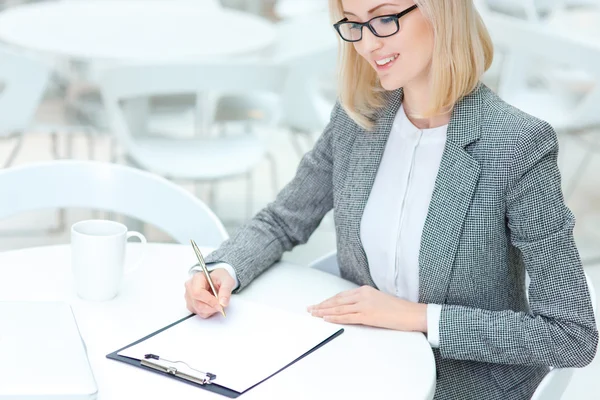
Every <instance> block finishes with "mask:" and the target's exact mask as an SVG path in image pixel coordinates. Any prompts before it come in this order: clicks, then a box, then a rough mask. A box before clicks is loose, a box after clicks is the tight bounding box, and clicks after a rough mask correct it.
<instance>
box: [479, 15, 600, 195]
mask: <svg viewBox="0 0 600 400" xmlns="http://www.w3.org/2000/svg"><path fill="white" fill-rule="evenodd" d="M484 20H485V23H486V25H487V27H488V29H489V31H490V34H491V36H492V40H493V41H494V44H495V45H496V46H497V47H498V48H499V49H502V50H504V51H505V52H506V56H505V59H504V66H503V73H502V78H501V80H500V84H499V87H498V94H499V95H500V96H501V97H502V98H503V99H504V100H505V101H507V102H508V103H510V104H512V105H514V106H516V107H517V108H520V109H521V110H523V111H525V112H527V113H529V114H532V115H534V116H536V117H538V118H541V119H543V120H545V121H548V122H549V123H550V124H551V125H552V126H553V127H554V129H556V130H557V131H558V132H566V133H575V132H579V131H582V130H585V129H589V128H596V127H599V126H600V113H598V112H597V107H598V106H597V105H598V104H600V44H598V43H595V42H593V41H583V40H580V39H578V38H576V37H572V36H567V35H563V34H560V33H558V32H556V31H555V30H553V29H551V28H550V27H547V26H544V25H540V24H531V23H529V22H527V21H525V20H520V19H517V18H513V17H509V16H505V15H500V14H498V13H486V14H485V15H484ZM524 57H525V58H528V59H537V60H540V62H544V61H545V62H547V63H556V64H559V63H560V64H562V65H567V66H572V67H573V68H578V69H583V70H585V71H586V73H588V74H589V76H590V77H591V78H593V82H594V83H595V86H593V87H592V88H590V90H589V91H587V92H585V93H584V94H580V95H577V96H575V95H569V94H567V93H564V92H563V91H560V90H556V88H554V87H546V86H540V87H534V86H533V85H530V84H529V82H528V81H527V70H526V69H525V68H523V63H522V59H523V58H524ZM587 149H588V150H587V154H586V156H585V157H583V158H582V161H581V163H580V165H579V166H578V168H577V172H576V173H575V174H573V179H572V180H571V182H570V185H569V187H567V189H566V190H565V193H566V197H567V198H568V197H569V196H570V195H571V194H572V193H573V191H574V190H575V188H576V184H577V182H578V178H579V177H580V176H581V175H582V172H583V170H584V169H585V168H587V166H588V164H589V161H590V160H591V156H592V154H593V153H592V151H593V146H587Z"/></svg>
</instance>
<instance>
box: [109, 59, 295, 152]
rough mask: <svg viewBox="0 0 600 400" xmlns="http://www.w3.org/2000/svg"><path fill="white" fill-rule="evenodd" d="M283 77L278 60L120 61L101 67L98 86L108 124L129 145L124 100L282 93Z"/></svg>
mask: <svg viewBox="0 0 600 400" xmlns="http://www.w3.org/2000/svg"><path fill="white" fill-rule="evenodd" d="M285 77H286V71H285V69H284V68H283V67H282V66H281V65H280V64H278V63H266V62H262V61H250V62H235V61H233V62H232V61H231V60H229V61H222V62H214V63H210V62H202V63H197V64H196V63H189V64H176V63H172V64H160V65H148V64H142V65H122V66H116V67H112V68H109V69H107V70H106V71H104V73H103V74H102V76H101V78H100V88H101V91H102V96H103V99H104V103H105V107H106V111H107V114H108V118H109V122H110V125H111V128H112V129H113V131H114V134H115V135H116V136H117V138H118V139H119V140H120V141H121V142H122V144H123V145H124V146H125V148H126V149H128V148H131V147H133V146H135V141H134V140H133V137H132V134H131V132H130V131H129V127H128V125H127V119H126V116H125V115H124V112H123V109H122V107H121V102H123V101H125V100H130V99H133V98H144V97H152V96H169V95H177V94H199V93H210V92H216V93H230V94H248V93H276V94H281V92H282V90H283V87H284V84H285Z"/></svg>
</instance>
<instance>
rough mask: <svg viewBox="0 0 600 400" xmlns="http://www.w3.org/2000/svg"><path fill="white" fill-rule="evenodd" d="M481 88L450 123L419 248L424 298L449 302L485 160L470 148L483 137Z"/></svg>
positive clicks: (421, 296) (462, 104) (421, 297)
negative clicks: (458, 254) (458, 253)
mask: <svg viewBox="0 0 600 400" xmlns="http://www.w3.org/2000/svg"><path fill="white" fill-rule="evenodd" d="M482 90H483V89H482V88H481V87H480V88H478V89H476V90H475V91H474V92H473V93H471V94H470V95H469V96H467V97H465V98H464V99H462V100H461V101H460V102H459V103H457V104H456V105H455V107H454V111H453V113H452V118H451V120H450V123H449V125H448V134H447V140H446V146H445V149H444V153H443V155H442V160H441V164H440V170H439V172H438V175H437V178H436V181H435V186H434V190H433V196H432V199H431V203H430V205H429V211H428V213H427V218H426V220H425V226H424V228H423V235H422V238H421V248H420V253H419V302H421V303H434V304H443V303H445V301H446V294H447V291H448V285H449V283H450V278H451V275H452V266H453V264H454V259H455V256H456V251H457V249H458V244H459V240H460V235H461V231H462V227H463V224H464V220H465V217H466V214H467V211H468V209H469V206H470V204H471V199H472V197H473V194H474V192H475V188H476V187H477V182H478V180H479V173H480V168H479V164H478V163H477V161H476V160H475V159H473V158H472V157H471V155H470V154H469V153H468V152H467V151H466V150H465V147H466V146H467V145H469V144H470V143H473V142H474V141H476V140H478V139H479V137H480V127H481V122H480V117H481V115H480V113H481V96H482V93H481V91H482Z"/></svg>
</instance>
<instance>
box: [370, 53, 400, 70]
mask: <svg viewBox="0 0 600 400" xmlns="http://www.w3.org/2000/svg"><path fill="white" fill-rule="evenodd" d="M398 56H399V54H396V55H394V56H391V57H388V58H384V59H383V60H377V61H375V64H377V65H378V66H379V67H384V66H386V65H388V64H390V63H391V62H392V61H396V59H397V58H398Z"/></svg>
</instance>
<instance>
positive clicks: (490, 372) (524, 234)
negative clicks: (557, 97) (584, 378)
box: [186, 0, 598, 399]
mask: <svg viewBox="0 0 600 400" xmlns="http://www.w3.org/2000/svg"><path fill="white" fill-rule="evenodd" d="M331 9H332V13H333V15H334V18H335V20H338V21H339V22H338V23H336V24H335V28H336V30H337V31H338V33H339V35H340V37H341V38H342V55H343V57H342V62H341V68H340V74H339V75H340V81H341V89H340V100H339V102H338V104H337V105H336V107H335V109H334V110H333V112H332V116H331V122H330V123H329V125H328V127H327V128H326V129H325V132H324V133H323V135H322V136H321V138H320V139H319V140H318V142H317V143H316V145H315V147H314V149H312V151H310V152H309V153H308V154H307V155H306V156H305V157H304V159H303V160H302V162H301V164H300V166H299V168H298V171H297V174H296V176H295V178H294V179H293V180H292V181H291V183H289V184H288V185H287V186H286V187H285V188H284V189H283V190H282V192H281V193H280V194H279V195H278V197H277V199H276V200H275V202H273V203H272V204H270V205H268V206H267V207H266V208H265V209H264V210H262V211H261V212H260V213H259V214H258V215H257V216H256V217H255V218H254V219H253V220H252V221H250V223H248V224H247V225H246V226H245V227H244V228H243V229H241V230H240V231H239V232H238V233H237V234H236V236H235V237H233V238H232V239H230V240H228V241H227V242H225V243H224V244H223V245H222V247H221V248H220V249H218V250H217V251H215V252H213V253H212V254H211V255H210V256H209V257H208V259H207V261H208V262H210V263H221V264H217V265H213V268H214V270H213V272H212V276H213V277H214V279H215V280H216V283H217V285H218V286H219V287H220V289H219V295H220V298H222V299H223V300H222V303H223V305H224V306H227V304H228V302H229V298H230V294H231V291H232V290H233V289H234V288H235V290H241V289H243V288H244V287H245V286H246V285H248V283H250V281H252V280H253V279H254V278H255V277H256V276H258V275H259V274H260V273H261V272H262V271H264V270H265V269H267V268H269V266H271V265H272V264H273V263H274V262H276V261H277V260H278V259H279V258H280V257H281V255H282V253H283V252H284V251H288V250H290V249H292V248H293V247H294V246H296V245H297V244H301V243H305V242H306V241H307V240H308V238H309V236H310V234H311V233H312V232H313V231H314V230H315V229H316V227H317V226H318V224H319V223H320V221H321V219H322V218H323V216H324V215H325V214H326V213H327V212H328V211H329V210H331V209H332V208H333V209H334V217H335V225H336V233H337V248H338V261H339V265H340V270H341V275H342V277H344V278H346V279H348V280H351V281H353V282H355V283H357V284H359V285H362V286H361V287H360V288H359V289H356V290H353V291H350V292H345V293H340V294H339V295H337V296H335V297H333V298H331V299H327V300H325V301H324V302H323V303H321V304H318V305H315V306H313V307H310V308H309V311H310V312H311V313H312V314H313V315H315V316H317V317H322V318H324V319H325V320H327V321H331V322H334V323H340V324H364V325H372V326H377V327H383V328H389V329H397V330H402V331H419V332H424V333H426V334H427V337H428V340H429V341H430V343H431V345H432V347H433V348H434V349H433V351H434V355H435V359H436V364H437V372H438V381H437V389H436V398H439V399H526V398H530V397H531V395H532V394H533V392H534V391H535V388H536V387H537V385H538V384H539V382H540V381H541V379H542V378H543V377H544V375H545V374H546V373H547V372H548V366H554V367H583V366H585V365H587V364H588V363H590V362H591V360H592V359H593V357H594V354H595V351H596V345H597V341H598V333H597V330H596V325H595V321H594V316H593V312H592V305H591V301H590V296H589V293H588V290H587V286H586V280H585V276H584V273H583V269H582V266H581V262H580V259H579V256H578V252H577V249H576V247H575V243H574V240H573V235H572V230H573V226H574V218H573V214H572V213H571V212H570V211H569V209H568V208H567V207H566V206H565V204H564V201H563V196H562V193H561V188H560V175H559V170H558V167H557V163H556V158H557V152H558V145H557V138H556V134H555V133H554V131H553V129H552V128H551V127H550V126H549V125H548V124H547V123H546V122H544V121H540V120H538V119H536V118H534V117H532V116H530V115H527V114H525V113H523V112H521V111H519V110H517V109H515V108H513V107H511V106H509V105H508V104H506V103H504V102H503V101H502V100H501V99H500V98H498V97H497V96H496V95H495V94H494V93H493V92H492V91H491V90H490V89H488V88H487V87H485V86H484V85H483V84H481V83H480V82H479V78H480V77H481V75H482V74H483V73H484V71H485V70H486V69H487V68H488V67H489V66H490V64H491V61H492V45H491V43H490V38H489V36H488V33H487V31H486V29H485V27H484V26H483V23H482V21H481V19H480V17H479V15H478V14H477V12H476V10H475V8H474V5H473V3H472V1H471V0H462V1H439V0H416V1H414V0H331ZM219 267H223V268H219ZM526 272H527V273H528V274H529V277H530V279H531V284H530V287H529V302H528V300H527V297H526V290H525V273H526ZM186 289H187V290H186V301H187V305H188V308H189V309H190V310H191V311H192V312H195V313H198V314H199V315H201V316H202V317H209V316H210V315H212V314H214V313H215V312H218V311H219V310H220V307H219V304H217V302H216V300H215V298H214V297H213V296H212V295H210V294H209V292H208V291H207V289H208V286H207V283H206V280H205V278H204V277H203V275H202V274H194V275H193V276H192V278H191V279H190V280H189V281H188V282H187V283H186Z"/></svg>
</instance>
